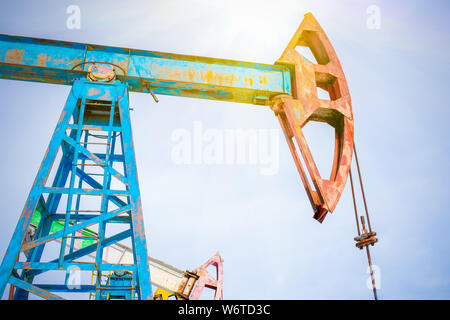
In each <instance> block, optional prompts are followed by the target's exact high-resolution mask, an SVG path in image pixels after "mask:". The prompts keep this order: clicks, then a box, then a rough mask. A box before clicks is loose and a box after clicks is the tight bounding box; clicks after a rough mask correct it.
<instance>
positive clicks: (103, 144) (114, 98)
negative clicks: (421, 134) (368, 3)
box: [0, 13, 353, 300]
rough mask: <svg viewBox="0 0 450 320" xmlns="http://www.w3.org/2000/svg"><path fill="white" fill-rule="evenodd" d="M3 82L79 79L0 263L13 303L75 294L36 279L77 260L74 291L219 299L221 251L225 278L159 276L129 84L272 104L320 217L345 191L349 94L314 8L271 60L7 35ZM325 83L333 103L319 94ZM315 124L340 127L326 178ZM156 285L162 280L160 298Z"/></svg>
mask: <svg viewBox="0 0 450 320" xmlns="http://www.w3.org/2000/svg"><path fill="white" fill-rule="evenodd" d="M299 46H300V47H307V48H309V49H310V50H311V52H312V54H313V55H314V58H315V60H316V62H312V61H309V60H308V59H306V58H305V57H304V56H303V55H301V54H300V53H299V52H298V51H297V50H296V49H297V47H299ZM0 78H2V79H11V80H23V81H35V82H45V83H53V84H62V85H69V86H71V87H72V89H71V91H70V94H69V96H68V98H67V101H66V103H65V105H64V107H63V110H62V112H61V116H60V118H59V121H58V122H57V124H56V128H55V130H54V132H53V136H52V138H51V140H50V143H49V146H48V148H47V151H46V153H45V156H44V159H43V160H42V164H41V167H40V169H39V171H38V173H37V176H36V179H35V181H34V184H33V186H32V188H31V190H30V193H29V196H28V198H27V200H26V202H25V206H24V209H23V211H22V213H21V215H20V218H19V221H18V223H17V227H16V229H15V231H14V233H13V236H12V239H11V241H10V243H9V246H8V248H7V251H6V254H5V256H4V258H3V262H2V264H1V266H0V294H3V292H4V290H5V288H6V286H7V284H10V285H11V286H14V287H15V288H16V290H15V292H14V295H13V298H14V299H27V298H28V297H29V293H32V294H35V295H37V296H40V297H42V298H45V299H60V298H61V297H60V296H58V295H57V294H56V293H55V292H74V291H73V288H70V286H69V284H68V282H67V277H66V279H65V281H62V283H61V282H60V283H56V282H55V283H45V284H41V283H37V282H36V281H35V278H36V277H38V276H39V275H41V274H43V273H46V272H49V271H55V270H59V271H61V270H62V271H66V272H67V271H69V270H72V269H73V268H77V270H81V271H88V272H92V273H93V274H95V276H96V277H95V280H93V282H94V283H92V284H91V285H83V286H81V287H80V288H78V289H77V290H78V292H89V293H90V294H91V296H92V297H94V298H95V299H99V300H100V299H105V298H108V297H109V298H123V299H152V298H154V296H155V297H156V298H167V297H169V296H170V293H171V294H174V293H176V296H177V297H179V298H192V297H194V298H195V297H198V296H199V293H200V292H201V289H202V288H203V287H205V286H206V287H213V288H216V289H217V290H216V298H221V296H222V278H221V277H222V276H221V272H222V271H221V270H222V269H221V262H222V260H221V258H220V256H218V255H217V256H215V257H214V258H213V260H211V261H209V262H208V265H209V264H211V263H212V264H214V265H216V267H217V268H218V270H219V269H220V271H218V275H219V276H218V277H216V278H213V277H211V276H206V275H205V276H204V277H203V278H202V276H201V274H202V273H203V274H204V272H203V270H205V266H203V268H200V269H198V270H196V272H193V273H191V274H184V273H183V272H178V274H179V276H180V277H181V278H182V281H179V282H177V283H176V284H175V285H174V284H173V283H172V284H168V283H165V284H164V281H166V280H167V278H165V279H160V278H158V277H160V273H159V271H158V270H160V269H164V267H167V265H165V264H164V263H162V262H161V261H157V260H155V259H153V258H149V255H148V250H147V241H146V237H145V230H144V223H143V213H142V207H141V194H140V189H139V182H138V174H137V168H136V160H135V151H134V145H133V138H132V129H131V120H130V107H129V92H143V93H150V94H151V95H152V96H153V97H154V99H155V101H156V102H158V99H157V97H156V95H173V96H182V97H194V98H201V99H212V100H220V101H229V102H239V103H246V104H254V105H260V106H262V107H269V108H271V110H273V112H274V114H275V116H276V118H277V120H278V121H279V123H280V126H281V128H282V130H283V132H284V136H285V138H286V141H287V144H288V146H289V150H290V152H291V154H292V157H293V159H294V162H295V165H296V167H297V169H298V172H299V174H300V178H301V181H302V183H303V186H304V188H305V191H306V194H307V197H308V199H309V201H310V202H311V205H312V208H313V212H314V214H313V217H314V219H316V220H318V221H319V222H323V221H324V219H325V217H326V216H327V214H328V213H329V212H333V210H334V209H335V208H336V205H337V203H338V201H339V199H340V197H341V194H342V192H343V190H344V187H345V183H346V180H347V176H348V173H349V169H350V165H351V160H352V154H353V114H352V104H351V99H350V93H349V89H348V86H347V81H346V79H345V76H344V72H343V70H342V67H341V64H340V62H339V60H338V57H337V55H336V53H335V51H334V49H333V47H332V45H331V43H330V41H329V40H328V38H327V36H326V34H325V32H324V31H323V29H322V28H321V26H320V25H319V23H318V22H317V21H316V19H315V18H314V17H313V15H312V14H310V13H308V14H306V15H305V17H304V20H303V21H302V23H301V24H300V26H299V28H298V29H297V31H296V32H295V34H294V36H293V38H292V39H291V41H290V42H289V44H288V45H287V47H286V49H285V50H284V52H283V53H282V55H281V57H280V58H279V59H278V60H277V61H276V62H275V63H274V64H273V65H268V64H259V63H251V62H243V61H235V60H225V59H214V58H206V57H199V56H190V55H181V54H172V53H163V52H155V51H145V50H136V49H130V48H119V47H109V46H102V45H93V44H82V43H74V42H66V41H56V40H46V39H37V38H27V37H21V36H12V35H0ZM318 88H321V89H323V90H325V91H327V92H328V93H329V97H330V99H328V100H326V99H321V98H319V96H318V93H317V91H318ZM314 121H318V122H323V123H327V124H328V125H330V126H331V127H333V128H334V130H335V145H334V159H333V166H332V170H331V173H330V175H329V176H328V177H323V176H322V175H321V174H320V173H319V171H318V169H317V166H316V163H315V161H314V158H313V156H312V154H311V151H310V149H309V146H308V142H307V140H306V138H305V136H304V134H303V131H302V130H303V127H304V126H305V125H306V124H307V123H309V122H314ZM302 160H303V163H302ZM49 177H52V179H50V178H49ZM119 225H120V226H121V229H119V228H116V226H119ZM30 227H32V230H31V231H30ZM94 229H95V231H92V230H94ZM124 241H128V243H129V245H128V247H127V246H125V245H122V243H123V242H124ZM50 243H59V249H58V250H56V253H55V256H54V258H53V259H51V260H48V261H43V257H44V255H43V252H44V249H45V248H46V247H47V246H48V245H49V244H50ZM87 257H90V259H91V260H87V261H86V258H87ZM168 269H171V268H170V267H169V268H168ZM172 269H173V268H172ZM172 271H173V270H172ZM175 273H177V272H175ZM105 277H106V279H107V281H106V282H105V281H104V279H105ZM199 279H200V280H199ZM194 280H195V281H194ZM55 281H56V280H55ZM152 282H153V283H158V284H160V285H161V286H160V287H161V289H160V290H159V291H157V292H156V293H157V294H155V295H154V294H153V293H152V287H151V283H152ZM180 283H182V286H181V287H180ZM194 284H196V286H194ZM177 285H178V287H177ZM180 288H181V289H180ZM167 290H168V291H167ZM167 292H169V293H167ZM192 295H193V296H192Z"/></svg>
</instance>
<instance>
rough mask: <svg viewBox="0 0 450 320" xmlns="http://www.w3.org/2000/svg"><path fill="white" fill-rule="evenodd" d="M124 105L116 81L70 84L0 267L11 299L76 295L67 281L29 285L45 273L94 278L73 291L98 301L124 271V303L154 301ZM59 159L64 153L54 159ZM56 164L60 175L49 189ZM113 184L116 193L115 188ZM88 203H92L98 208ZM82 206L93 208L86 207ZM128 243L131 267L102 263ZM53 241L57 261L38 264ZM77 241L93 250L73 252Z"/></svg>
mask: <svg viewBox="0 0 450 320" xmlns="http://www.w3.org/2000/svg"><path fill="white" fill-rule="evenodd" d="M128 101H129V100H128V85H127V84H123V83H121V82H120V81H117V80H116V81H113V82H111V83H101V82H91V81H89V80H87V79H86V80H77V81H75V82H74V84H73V86H72V89H71V91H70V94H69V97H68V99H67V102H66V104H65V106H64V109H63V111H62V113H61V117H60V119H59V121H58V123H57V125H56V129H55V131H54V133H53V137H52V139H51V141H50V145H49V147H48V149H47V152H46V153H45V156H44V159H43V161H42V164H41V167H40V169H39V171H38V174H37V177H36V180H35V181H34V184H33V186H32V188H31V191H30V193H29V196H28V199H27V201H26V204H25V207H24V209H23V211H22V214H21V216H20V219H19V222H18V224H17V227H16V229H15V231H14V234H13V237H12V240H11V242H10V244H9V246H8V249H7V252H6V255H5V258H4V260H3V263H2V265H1V267H0V292H1V293H3V291H4V290H5V286H6V284H7V283H10V284H12V285H14V286H15V287H17V290H16V292H15V295H14V298H15V299H26V298H28V294H29V292H32V293H33V294H36V295H38V296H41V297H44V298H55V299H57V298H59V297H58V296H57V295H55V294H53V293H50V292H55V291H56V292H74V289H73V288H71V287H70V286H69V285H68V283H67V277H66V282H65V283H64V284H60V283H48V284H39V285H36V284H33V280H34V278H35V277H36V276H37V275H39V274H42V273H44V272H46V271H49V270H66V271H67V272H68V271H70V270H72V269H73V268H74V267H76V268H79V269H80V270H87V271H93V272H95V273H96V275H97V281H96V283H95V285H94V284H93V285H82V286H79V287H77V289H76V290H75V291H78V292H91V293H97V294H96V298H97V299H101V297H102V294H103V293H104V292H105V290H106V291H107V289H108V288H105V287H102V283H101V278H102V275H103V274H104V273H107V272H111V271H116V272H122V273H123V272H127V274H128V275H130V274H131V278H132V285H131V287H129V286H128V287H127V288H116V289H117V290H125V291H126V290H128V291H129V292H128V294H127V296H130V295H131V294H132V295H131V296H132V297H136V298H138V299H151V297H152V292H151V285H150V273H149V266H148V263H147V256H148V254H147V245H146V239H145V232H144V223H143V217H142V208H141V197H140V192H139V184H138V177H137V170H136V160H135V153H134V146H133V139H132V132H131V124H130V112H129V102H128ZM99 141H100V142H99ZM58 152H59V153H58ZM57 154H62V155H61V156H60V158H59V159H58V157H57ZM53 165H57V167H55V168H57V170H56V174H55V175H54V179H53V182H52V184H51V185H48V184H47V180H49V179H48V178H49V174H50V172H51V169H52V167H53ZM118 166H120V167H121V168H122V169H123V172H122V173H121V172H120V171H121V169H120V168H118ZM116 168H117V169H116ZM94 170H97V171H96V172H95V173H94ZM113 180H117V182H113ZM113 185H120V186H121V188H120V187H117V188H115V189H113V187H112V186H113ZM86 186H88V188H86ZM63 198H64V199H65V201H64V199H63ZM92 198H96V199H97V201H96V202H97V203H96V204H95V205H93V204H92V203H93V202H94V200H90V199H92ZM83 203H89V204H90V205H89V207H88V208H87V207H86V206H83ZM32 219H33V220H35V221H36V220H37V221H38V223H37V225H38V227H37V228H36V230H34V231H35V232H33V233H34V236H33V237H32V239H29V241H24V238H25V236H26V233H27V230H28V231H29V227H30V222H31V221H32ZM57 223H59V226H60V227H59V228H58V227H57V225H56V224H57ZM112 223H119V224H123V225H125V226H126V227H125V228H126V230H125V231H120V232H116V233H114V234H108V235H107V233H106V228H107V226H108V225H110V224H112ZM86 227H90V228H92V227H93V228H97V229H98V232H96V235H95V237H94V238H92V237H89V236H86V235H84V234H83V230H86ZM108 228H109V227H108ZM108 230H109V231H110V229H108ZM111 230H113V228H111ZM127 238H129V239H131V244H132V248H133V254H134V264H133V265H121V264H106V263H103V261H102V255H103V250H104V249H105V248H107V246H109V245H111V244H114V243H116V242H118V241H122V240H124V239H127ZM53 240H59V241H60V250H59V255H58V256H57V257H56V258H54V259H53V260H50V261H42V258H43V250H44V248H45V246H46V244H48V243H49V242H50V241H53ZM75 241H90V242H91V243H92V244H90V245H88V246H84V247H83V249H79V250H75V249H74V242H75ZM21 252H23V253H25V257H26V259H25V258H23V257H24V255H21V254H20V253H21ZM87 255H91V256H95V263H89V262H79V260H80V259H81V260H82V258H83V257H86V256H87ZM18 270H21V273H20V274H19V272H18ZM124 296H125V295H124Z"/></svg>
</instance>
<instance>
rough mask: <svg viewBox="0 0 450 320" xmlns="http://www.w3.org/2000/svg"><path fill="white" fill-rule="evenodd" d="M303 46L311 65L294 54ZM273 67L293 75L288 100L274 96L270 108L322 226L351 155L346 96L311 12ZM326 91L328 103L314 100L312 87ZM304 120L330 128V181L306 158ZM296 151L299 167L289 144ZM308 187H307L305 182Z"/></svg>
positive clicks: (338, 193)
mask: <svg viewBox="0 0 450 320" xmlns="http://www.w3.org/2000/svg"><path fill="white" fill-rule="evenodd" d="M298 46H303V47H308V48H309V49H310V50H311V52H312V53H313V55H314V57H315V59H316V61H317V63H313V62H311V61H308V60H307V59H306V58H304V57H303V56H302V55H301V54H299V53H298V52H297V51H296V48H297V47H298ZM276 64H283V65H287V66H289V67H290V69H291V70H292V71H293V73H292V74H293V77H292V79H291V81H292V96H289V95H278V96H276V97H275V98H274V99H273V100H272V103H271V108H272V110H273V111H274V112H275V114H276V116H277V117H278V120H279V122H280V125H281V127H282V129H283V131H284V133H285V138H286V140H287V142H288V145H289V149H290V151H291V153H292V156H293V158H294V162H295V164H296V166H297V169H298V171H299V173H300V177H301V179H302V182H303V184H304V186H305V190H306V192H307V194H308V197H309V199H310V201H311V204H312V207H313V209H314V218H315V219H317V220H318V221H319V222H322V221H323V220H324V218H325V216H326V214H327V213H328V212H332V211H333V210H334V209H335V208H336V205H337V203H338V201H339V198H340V196H341V194H342V191H343V190H344V187H345V183H346V181H347V176H348V172H349V169H350V164H351V160H352V154H353V113H352V104H351V100H350V93H349V90H348V86H347V81H346V79H345V76H344V72H343V70H342V67H341V64H340V62H339V59H338V58H337V56H336V53H335V51H334V49H333V47H332V46H331V43H330V41H329V40H328V38H327V36H326V35H325V32H324V31H323V30H322V28H321V27H320V25H319V23H318V22H317V21H316V19H315V18H314V16H313V15H312V14H311V13H308V14H306V15H305V18H304V20H303V21H302V23H301V24H300V27H299V28H298V29H297V31H296V33H295V34H294V37H293V38H292V39H291V41H290V42H289V44H288V46H287V47H286V49H285V50H284V52H283V54H282V55H281V57H280V58H279V59H278V61H277V62H276ZM318 87H319V88H322V89H323V90H326V91H327V92H328V93H329V95H330V100H324V99H320V98H319V97H318V93H317V88H318ZM310 121H320V122H324V123H327V124H329V125H331V126H332V127H334V129H335V146H334V160H333V167H332V170H331V174H330V177H329V178H328V179H324V178H322V176H321V174H320V173H319V171H318V169H317V166H316V163H315V161H314V159H313V157H312V154H311V151H310V149H309V147H308V143H307V141H306V139H305V136H304V135H303V132H302V128H303V127H304V126H305V125H306V124H307V123H308V122H310ZM292 138H294V141H295V142H296V143H297V145H298V148H299V149H300V153H301V156H302V158H303V161H304V163H305V165H306V169H307V171H305V169H304V168H303V165H302V162H301V160H300V157H299V155H298V152H297V148H296V146H295V144H294V141H293V140H292ZM307 173H309V177H310V179H311V182H312V184H313V185H312V186H311V185H310V183H309V181H308V177H307V175H306V174H307Z"/></svg>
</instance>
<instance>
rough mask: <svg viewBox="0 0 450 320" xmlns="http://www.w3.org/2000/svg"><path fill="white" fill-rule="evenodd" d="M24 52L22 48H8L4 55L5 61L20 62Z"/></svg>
mask: <svg viewBox="0 0 450 320" xmlns="http://www.w3.org/2000/svg"><path fill="white" fill-rule="evenodd" d="M24 53H25V50H24V49H22V50H20V49H9V50H8V51H6V55H5V62H6V63H14V64H21V63H22V58H23V54H24Z"/></svg>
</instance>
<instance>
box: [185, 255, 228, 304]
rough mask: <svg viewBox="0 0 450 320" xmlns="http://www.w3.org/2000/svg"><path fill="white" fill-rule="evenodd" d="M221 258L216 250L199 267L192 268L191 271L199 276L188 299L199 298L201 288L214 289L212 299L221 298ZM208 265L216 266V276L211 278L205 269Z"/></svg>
mask: <svg viewBox="0 0 450 320" xmlns="http://www.w3.org/2000/svg"><path fill="white" fill-rule="evenodd" d="M222 262H223V259H222V257H221V256H220V254H219V253H218V252H217V253H216V254H215V255H214V256H212V257H211V258H210V259H209V260H208V261H206V262H205V263H204V264H202V265H201V266H200V267H198V268H196V269H194V271H192V272H193V273H195V274H197V275H198V276H199V278H198V280H197V282H196V283H195V288H194V289H193V291H192V294H191V296H190V298H189V300H199V299H200V296H201V294H202V292H203V288H205V287H206V288H209V289H213V290H215V291H216V293H215V295H214V300H222V299H223V287H222V286H223V265H222ZM209 266H215V267H216V278H213V277H212V276H211V275H210V274H209V273H208V271H207V270H206V269H207V268H208V267H209Z"/></svg>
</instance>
